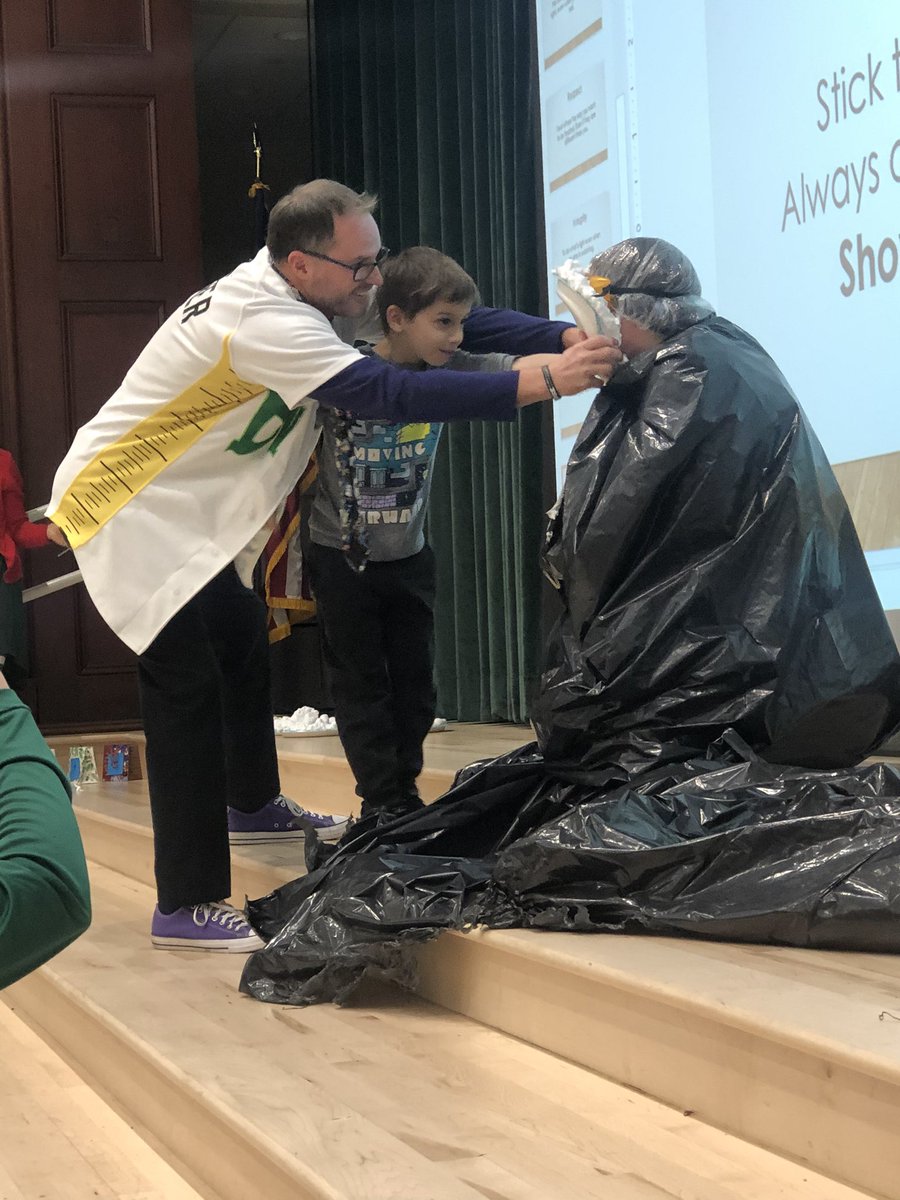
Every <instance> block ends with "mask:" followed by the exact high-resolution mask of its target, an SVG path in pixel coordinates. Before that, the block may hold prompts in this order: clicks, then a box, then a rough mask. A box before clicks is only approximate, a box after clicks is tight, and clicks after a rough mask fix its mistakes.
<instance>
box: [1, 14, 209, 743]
mask: <svg viewBox="0 0 900 1200" xmlns="http://www.w3.org/2000/svg"><path fill="white" fill-rule="evenodd" d="M0 37H2V46H0V54H2V68H3V80H4V96H3V101H4V111H3V113H2V117H0V120H2V134H3V139H2V140H3V149H4V159H5V171H3V172H0V267H2V280H3V282H2V284H0V287H2V294H0V351H2V363H0V416H2V420H3V430H2V439H3V440H2V445H3V446H5V447H7V448H8V449H10V450H12V452H13V454H14V455H15V457H16V459H17V460H18V463H19V465H20V467H21V469H22V473H23V476H24V479H25V486H26V503H27V505H28V506H29V507H33V506H36V505H38V504H40V503H44V502H46V501H47V500H48V499H49V496H50V486H51V483H52V480H53V475H54V472H55V469H56V466H57V464H58V463H59V461H60V460H61V459H62V457H63V455H64V454H65V452H66V450H67V448H68V446H69V444H70V442H71V440H72V437H73V435H74V433H75V431H76V429H77V428H78V427H79V425H82V424H83V423H84V422H85V421H87V420H88V419H89V418H90V417H91V416H93V415H94V413H96V411H97V410H98V408H99V407H100V406H101V405H102V404H103V402H104V401H105V400H106V399H107V397H108V396H109V395H110V394H111V393H112V392H113V391H114V390H115V388H116V387H117V386H118V384H119V382H120V381H121V379H122V377H123V375H124V374H125V372H126V371H127V369H128V367H129V366H130V364H131V362H132V361H133V360H134V358H135V357H136V356H137V354H138V353H139V351H140V350H141V349H142V347H143V346H144V344H145V343H146V342H147V340H148V339H149V338H150V336H151V335H152V334H153V332H154V331H155V330H156V329H157V327H158V326H159V325H160V323H161V322H162V321H163V320H164V318H165V317H166V316H167V315H168V313H169V312H170V311H171V310H172V309H173V308H174V307H176V306H177V305H178V304H179V303H180V302H181V301H182V300H183V299H184V297H185V296H187V295H189V294H190V292H192V291H193V290H195V289H196V288H197V287H198V286H200V285H201V284H202V278H201V266H200V262H201V256H200V231H199V197H198V181H197V145H196V132H195V117H194V96H193V71H192V53H191V15H190V4H189V3H188V0H115V3H110V2H109V0H41V2H40V3H39V2H38V0H0ZM29 558H30V564H29V568H28V570H29V580H30V582H36V581H38V580H42V579H46V578H50V577H52V576H54V575H59V574H63V573H64V572H66V571H70V570H74V569H75V563H74V561H73V558H72V555H71V554H66V555H64V556H62V557H59V556H58V555H57V552H56V550H55V549H48V550H44V551H35V552H32V553H31V554H30V556H29ZM29 617H30V624H31V653H32V664H31V665H32V676H33V679H32V684H31V691H30V695H29V697H28V698H29V699H30V700H31V702H32V703H33V704H34V707H35V711H36V714H37V717H38V720H39V721H40V723H41V725H42V727H43V728H44V729H46V730H48V731H50V730H54V729H76V728H84V729H89V728H93V729H99V728H106V729H115V728H119V729H121V728H129V727H134V726H135V725H136V724H138V723H139V709H138V702H137V686H136V675H135V666H134V656H133V655H132V654H131V652H130V651H128V650H127V649H126V647H125V646H124V645H123V644H122V643H121V642H119V640H118V639H117V638H116V637H115V636H114V635H113V634H112V633H111V632H110V630H109V629H108V628H107V627H106V625H104V623H103V622H102V621H101V620H100V618H99V616H98V615H97V613H96V611H95V609H94V607H93V605H92V604H91V602H90V600H89V599H88V597H87V594H86V593H85V591H84V588H83V587H82V586H80V585H79V586H77V587H75V588H71V589H69V590H68V591H66V592H60V593H57V594H55V595H53V596H49V597H46V598H43V599H40V600H37V601H35V602H34V603H33V604H32V605H31V606H30V611H29Z"/></svg>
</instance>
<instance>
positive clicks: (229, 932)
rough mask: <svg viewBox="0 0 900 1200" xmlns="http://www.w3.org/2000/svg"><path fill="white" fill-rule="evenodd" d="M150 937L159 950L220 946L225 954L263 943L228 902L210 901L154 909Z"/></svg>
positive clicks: (237, 952) (214, 948)
mask: <svg viewBox="0 0 900 1200" xmlns="http://www.w3.org/2000/svg"><path fill="white" fill-rule="evenodd" d="M150 941H151V942H152V943H153V945H154V946H156V948H157V949H158V950H222V951H225V952H226V953H228V954H248V953H249V952H250V951H251V950H261V949H262V947H263V946H264V945H265V944H266V943H265V942H264V941H263V940H262V938H261V937H258V936H257V935H256V934H255V933H254V932H253V927H252V925H251V924H250V922H249V921H248V920H247V918H246V917H245V916H244V914H243V913H242V912H241V911H240V910H239V909H237V908H233V907H232V906H231V905H230V904H223V903H219V902H213V903H211V904H195V905H194V906H193V907H189V908H176V910H175V912H173V913H161V912H160V911H159V905H157V907H156V908H155V909H154V911H153V921H152V923H151V925H150Z"/></svg>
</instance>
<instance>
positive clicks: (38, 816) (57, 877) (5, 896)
mask: <svg viewBox="0 0 900 1200" xmlns="http://www.w3.org/2000/svg"><path fill="white" fill-rule="evenodd" d="M90 922H91V897H90V888H89V885H88V875H87V865H86V864H85V861H84V850H83V848H82V845H81V837H80V835H79V833H78V826H77V824H76V823H75V816H74V813H73V812H72V803H71V799H70V791H69V784H68V782H67V781H66V777H65V775H64V774H63V772H62V771H61V770H60V768H59V766H58V765H57V763H56V760H55V759H54V757H53V755H52V754H51V753H50V750H49V749H48V747H47V744H46V742H45V741H44V739H43V738H42V737H41V735H40V733H39V731H38V728H37V726H36V725H35V723H34V718H33V717H32V715H31V713H30V712H29V710H28V708H27V707H26V706H25V705H24V704H23V703H22V701H21V700H20V699H19V698H18V696H17V695H16V694H15V692H11V691H7V690H0V987H6V986H7V984H10V983H13V982H14V981H15V980H16V979H20V978H21V977H22V976H23V975H27V973H28V972H29V971H33V970H34V968H35V967H39V966H40V965H41V963H43V962H46V961H47V959H48V958H51V957H52V956H53V955H54V954H56V953H57V952H58V951H60V950H62V948H63V947H64V946H67V945H68V944H69V942H72V941H74V940H75V938H77V937H78V936H79V934H81V933H84V931H85V929H87V927H88V925H89V924H90Z"/></svg>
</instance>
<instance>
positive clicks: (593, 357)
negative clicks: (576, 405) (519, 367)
mask: <svg viewBox="0 0 900 1200" xmlns="http://www.w3.org/2000/svg"><path fill="white" fill-rule="evenodd" d="M579 332H580V330H579ZM622 357H623V356H622V351H621V350H620V349H619V347H618V346H617V345H616V343H615V342H614V341H613V340H612V338H608V337H599V336H598V337H588V338H586V337H583V338H582V340H581V341H578V342H575V343H574V345H572V346H570V347H569V348H568V350H564V351H563V353H562V354H561V355H560V356H559V358H558V359H557V361H556V363H555V364H554V365H553V368H552V375H553V382H554V384H555V385H556V389H557V391H558V392H559V393H560V395H562V396H574V395H576V394H577V393H578V392H584V391H586V390H587V389H588V388H595V387H597V386H598V385H599V386H602V385H603V384H604V383H607V382H608V380H609V377H610V375H612V373H613V371H614V370H615V369H616V367H617V366H618V365H619V363H620V362H621V361H622Z"/></svg>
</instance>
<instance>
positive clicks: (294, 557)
mask: <svg viewBox="0 0 900 1200" xmlns="http://www.w3.org/2000/svg"><path fill="white" fill-rule="evenodd" d="M317 474H318V466H317V464H316V456H315V454H313V455H312V457H311V458H310V460H309V466H308V467H307V468H306V470H305V471H304V472H303V474H302V475H301V476H300V479H299V480H298V481H297V484H296V485H295V487H294V488H293V490H292V491H291V492H290V493H289V494H288V497H287V499H286V500H285V502H284V508H283V510H282V513H281V516H280V518H279V519H278V523H277V525H276V526H275V529H274V530H273V531H272V534H271V536H270V537H269V540H268V542H266V547H265V549H264V550H263V553H262V557H261V562H260V566H261V568H262V573H263V596H264V599H265V602H266V607H267V608H268V610H269V641H270V642H280V641H281V640H282V639H283V638H286V637H290V633H291V627H292V626H293V625H297V624H299V623H300V622H302V621H308V620H309V619H310V618H311V617H313V616H315V612H316V603H315V600H314V599H313V595H312V588H311V587H310V582H309V572H308V571H307V570H305V569H304V562H303V551H302V548H301V538H300V528H301V525H302V523H303V521H304V520H305V518H306V515H307V514H306V510H307V509H308V507H309V499H310V495H309V493H310V489H311V488H312V485H313V484H314V483H315V481H316V476H317Z"/></svg>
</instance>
